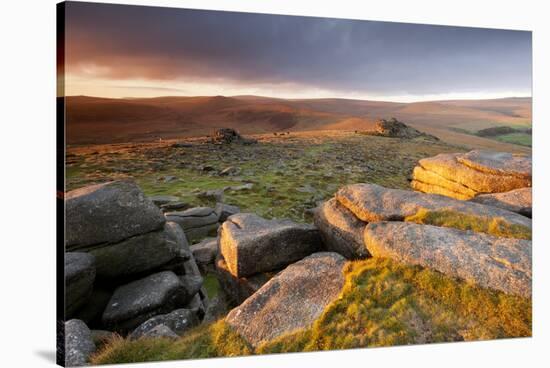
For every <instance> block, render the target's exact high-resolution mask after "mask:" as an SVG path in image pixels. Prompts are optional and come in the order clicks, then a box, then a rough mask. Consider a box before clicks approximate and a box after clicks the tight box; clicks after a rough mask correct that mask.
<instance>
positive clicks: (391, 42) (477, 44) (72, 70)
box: [65, 3, 531, 101]
mask: <svg viewBox="0 0 550 368" xmlns="http://www.w3.org/2000/svg"><path fill="white" fill-rule="evenodd" d="M66 14H67V24H66V36H67V38H66V39H67V45H66V57H65V63H66V64H65V67H66V68H65V70H66V73H67V74H66V79H65V82H66V83H65V84H66V92H65V93H66V94H68V95H93V96H105V97H151V96H159V95H186V96H189V95H244V94H254V95H263V96H273V97H284V98H320V97H341V98H358V99H380V100H393V101H418V100H424V99H455V98H497V97H507V96H530V95H531V34H530V32H524V31H506V30H492V29H476V28H460V27H440V26H428V25H413V24H400V23H385V22H368V21H353V20H335V19H323V18H313V17H288V16H278V15H262V14H245V13H231V12H207V11H196V10H185V9H167V8H154V7H136V6H119V5H112V4H92V3H68V4H67V11H66Z"/></svg>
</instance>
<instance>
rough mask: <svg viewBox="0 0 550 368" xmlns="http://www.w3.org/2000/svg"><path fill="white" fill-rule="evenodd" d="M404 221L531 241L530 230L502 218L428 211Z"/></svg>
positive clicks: (422, 210)
mask: <svg viewBox="0 0 550 368" xmlns="http://www.w3.org/2000/svg"><path fill="white" fill-rule="evenodd" d="M405 221H410V222H415V223H418V224H427V225H435V226H445V227H452V228H456V229H460V230H472V231H475V232H480V233H486V234H490V235H494V236H498V237H506V238H517V239H528V240H530V239H531V229H530V228H528V227H525V226H522V225H517V224H510V223H508V222H506V221H505V220H504V219H502V218H498V217H496V218H486V217H479V216H473V215H465V214H461V213H456V212H454V211H450V210H443V211H430V210H426V209H421V210H419V211H418V212H417V213H416V214H414V215H413V216H409V217H407V218H405Z"/></svg>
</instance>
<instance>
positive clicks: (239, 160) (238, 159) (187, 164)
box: [66, 131, 464, 222]
mask: <svg viewBox="0 0 550 368" xmlns="http://www.w3.org/2000/svg"><path fill="white" fill-rule="evenodd" d="M279 134H280V133H279ZM253 138H255V139H257V140H258V144H251V145H242V144H235V145H223V144H219V145H216V144H211V143H207V142H208V141H209V140H207V139H204V138H202V139H201V138H195V139H191V138H190V139H185V140H179V141H163V142H157V143H143V144H114V145H95V146H78V147H77V146H75V147H68V149H67V165H66V166H67V169H66V174H67V189H68V190H71V189H75V188H79V187H82V186H85V185H89V184H93V183H102V182H105V181H109V180H115V179H122V178H133V179H134V180H136V182H137V183H138V185H139V186H140V187H141V188H142V189H143V191H144V192H145V193H146V194H147V195H171V196H175V197H176V198H175V199H177V200H178V201H181V202H184V203H185V204H187V205H188V206H189V207H194V206H198V205H207V206H211V205H213V204H215V203H216V202H217V201H218V200H219V198H220V197H222V196H223V201H224V202H225V203H227V204H231V205H236V206H239V207H240V208H241V210H242V211H247V212H254V213H256V214H258V215H260V216H263V217H266V218H273V217H288V218H291V219H294V220H296V221H300V222H311V214H310V211H309V210H310V209H312V208H314V207H315V206H316V204H317V203H318V202H319V201H323V200H325V199H326V198H329V197H330V196H331V195H332V194H333V193H334V192H335V191H336V190H337V189H338V188H339V187H341V186H342V185H345V184H349V183H359V182H371V183H376V184H380V185H384V186H387V187H391V188H408V187H409V181H408V179H409V178H410V176H411V173H412V169H413V167H414V166H415V165H416V164H417V162H418V160H419V159H421V158H425V157H430V156H434V155H436V154H438V153H444V152H457V151H463V150H464V149H463V148H457V147H454V146H450V145H448V144H445V143H443V142H433V141H430V140H428V141H427V140H425V139H424V138H422V137H420V138H415V139H398V138H390V139H388V138H385V137H376V136H364V135H360V134H355V133H354V132H335V131H330V132H328V131H327V132H311V133H307V132H302V133H290V134H284V135H273V134H265V135H256V136H253ZM222 192H223V193H222Z"/></svg>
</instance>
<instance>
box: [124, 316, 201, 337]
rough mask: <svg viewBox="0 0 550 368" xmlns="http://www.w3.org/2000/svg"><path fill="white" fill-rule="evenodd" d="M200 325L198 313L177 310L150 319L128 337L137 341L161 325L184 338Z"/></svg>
mask: <svg viewBox="0 0 550 368" xmlns="http://www.w3.org/2000/svg"><path fill="white" fill-rule="evenodd" d="M198 324H199V320H198V318H197V316H196V313H194V312H193V311H191V310H189V309H176V310H175V311H172V312H170V313H168V314H162V315H158V316H154V317H153V318H150V319H148V320H147V321H145V322H143V323H142V324H141V325H139V327H138V328H136V329H135V330H134V331H133V332H132V333H131V334H130V335H129V336H128V337H129V338H130V339H132V340H135V339H139V338H141V337H144V336H149V335H150V331H151V330H153V329H154V328H155V327H157V326H161V325H162V326H166V327H168V328H169V329H170V330H171V331H172V332H173V333H175V334H176V335H178V336H182V335H183V334H184V333H185V332H187V331H189V330H190V329H191V328H193V327H195V326H197V325H198Z"/></svg>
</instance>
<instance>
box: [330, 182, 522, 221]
mask: <svg viewBox="0 0 550 368" xmlns="http://www.w3.org/2000/svg"><path fill="white" fill-rule="evenodd" d="M336 199H337V200H338V202H340V203H341V204H343V205H344V206H345V207H346V208H348V209H349V210H350V211H351V212H353V213H354V214H355V216H357V217H358V218H359V219H360V220H362V221H366V222H377V221H403V220H405V219H406V218H407V217H410V216H414V215H416V214H417V213H418V212H419V211H420V210H428V211H451V212H453V213H457V214H460V215H469V216H476V217H479V218H485V219H494V218H499V219H501V220H502V221H504V222H505V223H507V224H508V225H521V226H524V227H526V228H531V227H532V222H531V219H529V218H527V217H525V216H521V215H519V214H517V213H514V212H510V211H507V210H504V209H501V208H497V207H492V206H485V205H482V204H479V203H473V202H467V201H460V200H457V199H453V198H449V197H445V196H441V195H437V194H425V193H419V192H413V191H409V190H400V189H388V188H384V187H382V186H379V185H376V184H351V185H347V186H345V187H342V188H341V189H340V190H339V191H338V192H337V193H336Z"/></svg>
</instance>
